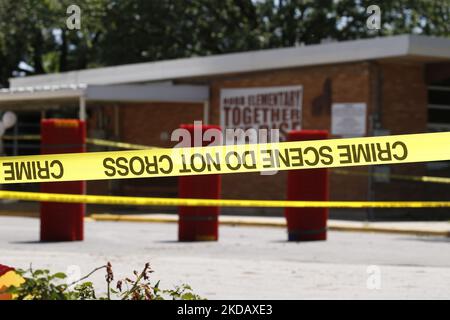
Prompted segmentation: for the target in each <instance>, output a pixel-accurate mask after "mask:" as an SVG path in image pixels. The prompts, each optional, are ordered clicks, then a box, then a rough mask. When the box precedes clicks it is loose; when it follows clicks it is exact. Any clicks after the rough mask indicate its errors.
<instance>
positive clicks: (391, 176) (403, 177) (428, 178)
mask: <svg viewBox="0 0 450 320" xmlns="http://www.w3.org/2000/svg"><path fill="white" fill-rule="evenodd" d="M333 172H334V173H337V174H342V175H352V176H373V177H380V178H389V179H393V180H404V181H417V182H428V183H442V184H450V178H446V177H432V176H410V175H403V174H392V173H382V172H362V171H350V170H342V169H333Z"/></svg>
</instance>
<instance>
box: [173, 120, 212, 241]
mask: <svg viewBox="0 0 450 320" xmlns="http://www.w3.org/2000/svg"><path fill="white" fill-rule="evenodd" d="M181 128H182V129H186V130H188V131H189V133H190V135H191V146H194V131H197V134H201V136H202V137H203V134H204V133H205V131H207V130H208V129H218V130H220V127H219V126H214V125H201V126H197V125H195V126H194V125H181ZM199 139H200V137H198V139H197V140H199ZM201 141H202V143H201V145H195V146H198V147H200V146H206V145H208V144H209V143H210V141H203V139H201ZM220 192H221V177H220V175H217V174H214V175H213V174H212V175H198V176H183V177H179V178H178V197H179V198H197V199H202V198H203V199H219V198H220ZM219 212H220V208H219V207H179V208H178V218H179V219H178V240H179V241H217V240H218V238H219Z"/></svg>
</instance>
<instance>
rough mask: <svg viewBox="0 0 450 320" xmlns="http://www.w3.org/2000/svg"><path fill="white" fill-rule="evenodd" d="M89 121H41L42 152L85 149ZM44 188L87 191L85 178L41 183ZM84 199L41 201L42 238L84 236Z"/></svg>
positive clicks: (49, 191)
mask: <svg viewBox="0 0 450 320" xmlns="http://www.w3.org/2000/svg"><path fill="white" fill-rule="evenodd" d="M85 143H86V124H85V122H84V121H81V120H76V119H44V120H42V121H41V154H56V153H74V152H86V145H85ZM41 192H47V193H69V194H85V193H86V182H85V181H68V182H46V183H41ZM85 212H86V206H85V204H84V203H55V202H41V241H77V240H83V223H84V221H83V220H84V215H85Z"/></svg>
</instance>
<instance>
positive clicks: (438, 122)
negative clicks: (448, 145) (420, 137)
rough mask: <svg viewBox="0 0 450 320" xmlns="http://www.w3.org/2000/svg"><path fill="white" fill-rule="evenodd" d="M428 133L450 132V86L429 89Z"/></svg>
mask: <svg viewBox="0 0 450 320" xmlns="http://www.w3.org/2000/svg"><path fill="white" fill-rule="evenodd" d="M428 131H430V132H438V131H450V86H430V87H428Z"/></svg>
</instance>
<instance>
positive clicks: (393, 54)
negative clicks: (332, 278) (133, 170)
mask: <svg viewBox="0 0 450 320" xmlns="http://www.w3.org/2000/svg"><path fill="white" fill-rule="evenodd" d="M6 110H11V111H14V112H15V113H16V114H17V115H18V119H19V120H18V123H17V125H16V126H15V127H14V128H12V129H9V130H8V131H7V132H6V134H8V135H12V136H20V135H24V134H39V121H40V119H41V118H45V117H47V118H49V117H62V118H70V117H80V118H81V119H85V120H86V121H87V123H88V137H91V138H101V139H107V140H113V141H122V142H129V143H135V144H141V145H149V146H159V147H172V146H174V145H175V144H176V142H173V141H171V133H172V132H173V130H174V129H176V128H178V127H179V126H180V124H186V123H191V124H192V123H193V122H194V121H196V120H199V121H203V123H206V124H217V125H221V126H222V128H225V127H226V128H241V129H248V128H255V129H261V128H263V129H271V128H275V129H279V130H280V138H281V139H282V140H283V139H284V138H285V135H286V132H288V131H289V130H292V129H323V130H328V131H329V132H330V136H331V137H334V138H341V137H357V136H376V135H389V134H392V135H394V134H408V133H424V132H435V131H449V130H450V38H439V37H428V36H418V35H400V36H392V37H382V38H372V39H364V40H354V41H343V42H330V43H322V44H317V45H308V46H298V47H290V48H282V49H270V50H260V51H250V52H242V53H232V54H221V55H213V56H207V57H194V58H186V59H176V60H166V61H157V62H148V63H138V64H128V65H119V66H113V67H105V68H96V69H89V70H80V71H73V72H65V73H58V74H46V75H38V76H28V77H18V78H11V79H10V88H9V89H2V90H0V111H6ZM38 144H39V142H38V141H19V140H10V141H9V142H8V144H6V153H7V154H8V155H14V154H22V155H25V154H33V153H39V150H38ZM91 150H94V151H97V150H98V151H100V150H112V149H104V148H103V149H102V148H99V147H95V148H91ZM403 175H409V176H410V175H414V176H443V177H450V163H449V162H435V163H420V164H408V165H392V166H372V167H353V168H351V169H350V170H349V169H347V170H344V171H342V170H335V169H331V170H330V197H331V200H362V201H365V200H404V201H408V200H448V195H449V194H450V186H449V185H447V184H432V183H423V182H415V181H408V180H401V179H398V176H403ZM285 191H286V172H279V173H277V174H276V175H260V174H253V173H252V174H232V175H224V176H223V177H222V197H223V198H228V199H268V200H269V199H274V200H277V199H278V200H280V199H285V193H286V192H285ZM88 193H91V194H120V195H133V196H164V197H176V196H177V178H158V179H126V180H121V181H120V180H116V181H107V182H104V181H103V182H96V181H93V182H89V183H88ZM414 210H416V209H411V210H398V211H390V212H389V215H390V216H391V217H393V216H401V217H409V216H411V217H412V216H414V215H415V214H416V213H417V212H419V211H420V210H419V211H417V210H416V211H414ZM224 211H225V212H237V211H240V212H249V213H258V214H272V213H277V214H278V213H281V212H282V210H278V209H271V210H269V209H267V210H266V209H251V208H249V209H245V210H244V209H240V210H237V209H224ZM447 211H448V210H433V212H432V214H431V213H430V212H429V211H427V214H428V213H430V214H429V217H444V216H446V217H448V216H449V214H448V213H447ZM333 212H334V213H333V214H336V215H339V214H341V216H342V217H344V216H348V217H357V215H358V214H361V212H359V213H348V214H347V213H342V212H340V211H339V210H334V211H333ZM377 212H379V214H380V217H381V215H382V214H384V211H377ZM395 212H397V213H395ZM364 214H367V212H366V211H364V212H363V215H364ZM370 214H374V213H373V212H371V213H370ZM377 214H378V213H377ZM421 214H422V216H421V217H424V215H423V214H424V212H423V211H422V212H421Z"/></svg>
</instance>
